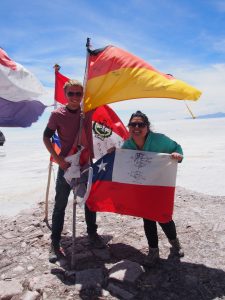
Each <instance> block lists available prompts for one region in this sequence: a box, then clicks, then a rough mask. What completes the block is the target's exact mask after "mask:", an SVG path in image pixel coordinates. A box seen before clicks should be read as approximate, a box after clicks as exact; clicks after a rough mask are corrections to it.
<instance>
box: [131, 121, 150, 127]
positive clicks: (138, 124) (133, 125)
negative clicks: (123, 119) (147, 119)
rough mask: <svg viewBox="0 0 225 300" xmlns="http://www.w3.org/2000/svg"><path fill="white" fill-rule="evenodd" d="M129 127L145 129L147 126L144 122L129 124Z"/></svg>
mask: <svg viewBox="0 0 225 300" xmlns="http://www.w3.org/2000/svg"><path fill="white" fill-rule="evenodd" d="M128 126H129V127H134V128H135V127H138V128H144V127H145V126H146V124H145V123H144V122H143V123H142V122H140V123H139V122H130V123H129V124H128Z"/></svg>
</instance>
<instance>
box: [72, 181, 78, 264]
mask: <svg viewBox="0 0 225 300" xmlns="http://www.w3.org/2000/svg"><path fill="white" fill-rule="evenodd" d="M73 193H74V197H73V222H72V227H73V228H72V255H71V269H73V268H74V267H75V244H76V243H75V239H76V221H77V220H76V218H77V217H76V212H77V179H76V180H75V188H74V190H73Z"/></svg>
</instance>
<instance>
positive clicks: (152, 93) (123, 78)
mask: <svg viewBox="0 0 225 300" xmlns="http://www.w3.org/2000/svg"><path fill="white" fill-rule="evenodd" d="M200 95H201V92H200V91H199V90H197V89H195V88H194V87H192V86H190V85H188V84H186V83H185V82H183V81H181V80H177V79H167V78H165V77H164V76H162V75H160V74H159V73H156V72H154V71H152V70H148V69H145V68H121V69H118V70H114V71H111V72H108V73H107V74H105V75H102V76H98V77H95V78H92V79H89V80H88V81H87V85H86V93H85V97H84V111H89V110H92V109H94V108H96V107H98V106H101V105H104V104H110V103H113V102H119V101H123V100H128V99H137V98H173V99H177V100H194V101H195V100H197V99H198V98H199V97H200Z"/></svg>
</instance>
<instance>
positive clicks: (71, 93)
mask: <svg viewBox="0 0 225 300" xmlns="http://www.w3.org/2000/svg"><path fill="white" fill-rule="evenodd" d="M82 95H83V93H82V92H68V93H67V96H68V97H73V96H77V97H81V96H82Z"/></svg>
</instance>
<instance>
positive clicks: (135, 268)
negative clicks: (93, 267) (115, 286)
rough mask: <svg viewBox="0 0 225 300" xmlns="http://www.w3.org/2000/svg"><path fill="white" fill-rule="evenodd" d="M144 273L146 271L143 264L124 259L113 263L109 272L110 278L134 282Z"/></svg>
mask: <svg viewBox="0 0 225 300" xmlns="http://www.w3.org/2000/svg"><path fill="white" fill-rule="evenodd" d="M142 273H144V269H143V267H142V266H141V265H139V264H138V263H136V262H132V261H129V260H123V261H120V262H118V263H116V264H114V265H113V267H112V268H111V270H110V272H109V278H110V279H112V278H113V279H116V280H118V281H124V282H130V283H134V282H135V281H136V280H137V279H138V277H139V276H140V275H141V274H142Z"/></svg>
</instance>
